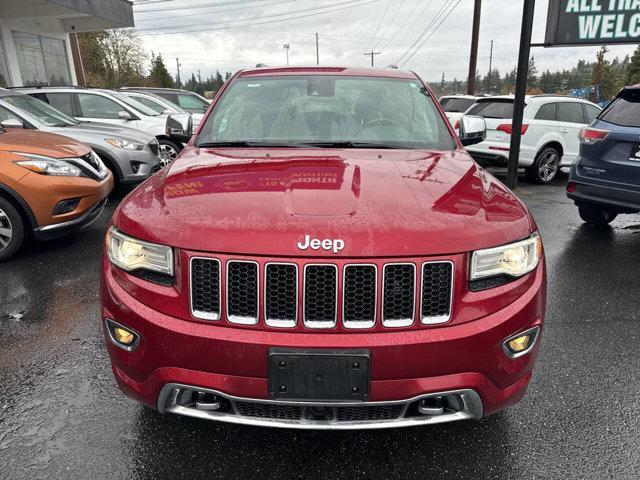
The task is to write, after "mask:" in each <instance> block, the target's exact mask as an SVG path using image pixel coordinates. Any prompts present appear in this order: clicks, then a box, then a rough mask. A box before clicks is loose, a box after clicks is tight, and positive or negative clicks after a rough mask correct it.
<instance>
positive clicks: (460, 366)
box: [102, 262, 546, 429]
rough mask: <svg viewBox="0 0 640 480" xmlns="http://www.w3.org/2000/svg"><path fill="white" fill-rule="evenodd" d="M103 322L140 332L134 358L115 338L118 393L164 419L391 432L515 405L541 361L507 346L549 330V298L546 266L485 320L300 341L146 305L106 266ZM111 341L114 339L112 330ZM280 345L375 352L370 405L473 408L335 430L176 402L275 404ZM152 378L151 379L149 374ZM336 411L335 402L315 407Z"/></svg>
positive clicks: (298, 336) (308, 336)
mask: <svg viewBox="0 0 640 480" xmlns="http://www.w3.org/2000/svg"><path fill="white" fill-rule="evenodd" d="M103 266H104V271H103V281H102V303H103V309H102V314H103V317H104V318H110V319H113V320H115V321H117V322H118V323H120V324H122V325H124V326H126V327H129V328H131V329H133V330H134V331H136V332H137V333H139V335H140V337H141V339H140V343H139V345H138V347H137V348H136V349H135V350H134V351H132V352H127V351H125V350H123V349H121V348H118V347H117V346H115V345H114V344H113V343H112V342H111V341H110V340H107V348H108V350H109V355H110V357H111V362H112V367H113V372H114V374H115V377H116V380H117V382H118V384H119V386H120V388H121V389H122V390H123V391H124V392H125V393H126V394H127V395H128V396H130V397H132V398H134V399H135V400H137V401H139V402H141V403H144V404H145V405H147V406H149V407H151V408H156V409H159V410H160V411H165V412H174V413H180V414H185V415H191V416H197V417H202V418H211V419H214V420H222V421H228V422H234V423H250V424H254V425H272V426H284V427H292V426H296V428H334V427H335V428H338V429H340V428H383V427H393V426H410V425H417V424H420V423H438V422H443V421H453V420H461V419H467V418H479V417H481V416H483V415H489V414H492V413H494V412H496V411H499V410H501V409H503V408H506V407H508V406H510V405H513V404H514V403H516V402H517V401H518V400H520V399H521V398H522V396H523V395H524V394H525V392H526V389H527V386H528V383H529V380H530V378H531V372H532V369H533V366H534V363H535V360H536V357H537V353H538V349H539V342H538V343H537V344H536V345H535V347H534V348H533V350H532V351H531V353H529V354H527V355H525V356H523V357H520V358H517V359H510V358H508V357H507V355H505V353H504V351H503V349H502V342H503V341H504V340H505V339H506V338H508V337H509V336H511V335H513V334H514V333H517V332H521V331H524V330H527V329H528V328H531V327H533V326H536V325H540V326H541V325H542V323H543V319H544V308H545V296H546V272H545V268H544V264H543V263H541V264H540V266H539V267H538V269H537V270H536V271H535V272H534V273H532V274H531V275H534V281H533V282H532V284H531V287H530V288H529V289H528V290H527V291H526V292H525V293H524V294H523V295H522V296H521V297H520V298H519V299H518V300H516V301H515V302H514V303H512V304H511V305H509V306H507V307H505V308H504V309H502V310H499V311H497V312H495V313H493V314H491V315H488V316H486V317H484V318H481V319H479V320H475V321H471V322H468V323H463V324H458V325H450V326H442V327H438V328H425V329H421V330H415V331H402V332H384V333H381V332H375V333H364V332H362V333H347V334H342V333H340V334H337V333H332V334H327V333H315V332H314V333H299V332H284V331H264V330H248V329H237V328H228V327H223V326H220V325H207V324H201V323H196V322H190V321H185V320H180V319H176V318H173V317H170V316H167V315H164V314H162V313H160V312H157V311H155V310H153V309H151V308H149V307H148V306H146V305H144V304H142V303H141V302H139V301H138V300H137V299H135V298H134V297H133V296H131V295H130V294H129V293H127V292H126V291H124V289H122V287H121V286H120V285H119V284H118V283H117V281H116V280H115V279H114V277H113V274H112V271H111V267H110V264H109V263H108V262H105V263H104V264H103ZM104 333H105V337H106V338H107V339H108V333H107V332H106V329H105V331H104ZM272 347H281V348H305V349H367V350H368V351H369V352H370V354H371V370H370V378H371V381H370V391H369V401H370V403H355V404H350V406H353V407H355V408H357V407H361V408H364V407H375V406H379V405H382V404H396V403H400V404H402V405H407V406H408V405H410V404H412V403H413V402H415V401H416V400H417V399H421V398H424V397H425V396H427V397H428V396H433V395H442V394H450V393H451V392H461V391H464V392H466V394H467V398H470V399H473V401H470V403H469V405H470V406H469V408H465V409H463V410H459V411H456V412H453V415H442V416H437V417H433V418H431V417H429V418H423V419H422V421H420V422H419V421H416V420H415V419H408V418H405V417H398V418H396V419H395V420H393V421H387V420H380V419H375V418H374V419H370V420H368V421H366V422H365V423H364V424H363V423H362V422H357V423H353V424H338V425H335V424H330V423H327V422H326V421H324V422H319V423H318V422H315V423H314V422H309V421H308V420H305V419H304V418H300V419H298V421H296V420H295V419H294V420H291V419H286V421H280V420H282V419H278V418H276V419H269V418H263V417H260V418H255V417H252V418H249V419H247V418H244V417H243V416H237V415H236V416H233V415H225V416H219V415H218V416H216V415H209V414H206V415H202V412H199V411H198V410H197V409H193V408H191V409H189V408H188V406H187V408H183V407H184V405H181V404H180V403H179V402H178V403H172V402H171V401H170V400H171V395H172V393H171V392H172V391H174V390H175V388H181V387H180V386H182V388H192V389H200V390H203V391H211V392H216V393H218V394H221V395H222V396H223V397H225V398H227V399H231V400H233V401H236V400H237V401H245V402H253V403H258V404H265V403H267V404H268V403H276V404H278V405H282V406H286V405H290V404H291V402H280V401H278V402H272V401H271V399H270V398H269V393H268V379H267V369H268V367H267V358H268V352H269V350H270V348H272ZM149 372H150V373H149ZM314 404H315V405H324V406H329V407H332V408H333V407H335V405H334V404H332V403H331V402H328V403H317V402H314Z"/></svg>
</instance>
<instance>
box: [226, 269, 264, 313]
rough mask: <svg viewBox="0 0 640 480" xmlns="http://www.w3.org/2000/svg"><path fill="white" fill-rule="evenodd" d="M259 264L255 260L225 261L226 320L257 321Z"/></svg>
mask: <svg viewBox="0 0 640 480" xmlns="http://www.w3.org/2000/svg"><path fill="white" fill-rule="evenodd" d="M259 268H260V266H259V265H258V263H257V262H250V261H244V260H230V261H228V262H227V285H226V287H227V320H228V321H229V322H231V323H237V324H239V325H255V324H256V323H258V288H259V287H258V286H259V284H260V273H259Z"/></svg>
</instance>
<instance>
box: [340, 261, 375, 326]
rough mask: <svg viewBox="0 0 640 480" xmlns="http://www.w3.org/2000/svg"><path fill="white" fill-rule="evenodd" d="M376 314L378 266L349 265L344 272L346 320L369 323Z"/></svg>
mask: <svg viewBox="0 0 640 480" xmlns="http://www.w3.org/2000/svg"><path fill="white" fill-rule="evenodd" d="M375 316H376V267H374V266H373V265H349V266H347V267H346V268H345V273H344V318H343V321H344V322H351V323H359V322H361V323H368V324H371V323H373V322H374V321H375Z"/></svg>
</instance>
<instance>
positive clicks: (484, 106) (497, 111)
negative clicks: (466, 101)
mask: <svg viewBox="0 0 640 480" xmlns="http://www.w3.org/2000/svg"><path fill="white" fill-rule="evenodd" d="M467 115H478V116H480V117H484V118H500V119H503V118H513V100H489V101H479V102H477V103H476V104H475V105H474V106H473V107H471V108H470V109H469V111H468V112H467Z"/></svg>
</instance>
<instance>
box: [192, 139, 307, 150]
mask: <svg viewBox="0 0 640 480" xmlns="http://www.w3.org/2000/svg"><path fill="white" fill-rule="evenodd" d="M310 146H311V145H309V144H306V143H283V142H251V141H246V140H236V141H230V142H203V143H199V144H197V145H196V147H198V148H215V147H256V148H270V147H273V148H309V147H310Z"/></svg>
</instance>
